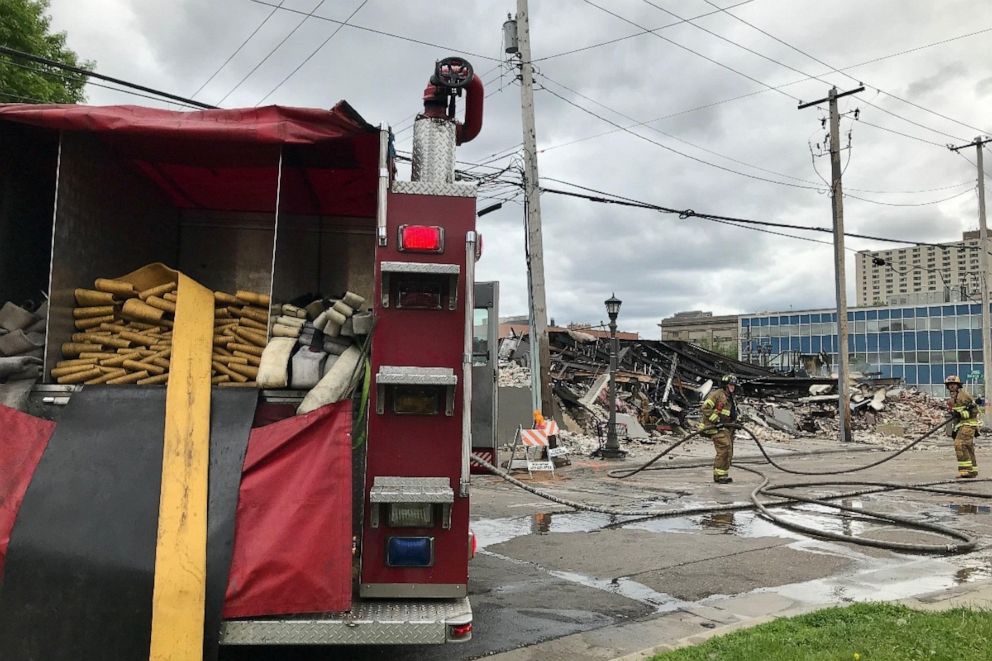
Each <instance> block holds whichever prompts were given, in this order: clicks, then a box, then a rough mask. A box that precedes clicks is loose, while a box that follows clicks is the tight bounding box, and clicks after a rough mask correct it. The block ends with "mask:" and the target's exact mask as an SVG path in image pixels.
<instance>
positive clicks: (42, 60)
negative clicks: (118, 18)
mask: <svg viewBox="0 0 992 661" xmlns="http://www.w3.org/2000/svg"><path fill="white" fill-rule="evenodd" d="M0 53H4V54H6V55H12V56H14V57H17V58H20V59H24V60H28V61H30V62H35V63H37V64H43V65H45V66H49V67H55V68H56V69H62V70H63V71H71V72H72V73H75V74H78V75H80V76H85V77H86V78H97V79H99V80H105V81H107V82H108V83H114V84H116V85H123V86H124V87H128V88H131V89H136V90H139V91H141V92H147V93H149V94H155V95H156V96H160V97H163V98H166V99H172V100H173V101H179V102H180V103H184V104H186V105H190V106H196V107H197V108H216V107H217V106H212V105H210V104H208V103H201V102H199V101H194V100H193V99H187V98H186V97H183V96H178V95H176V94H170V93H168V92H163V91H162V90H157V89H155V88H153V87H146V86H144V85H138V84H137V83H132V82H130V81H127V80H122V79H121V78H114V77H112V76H105V75H103V74H100V73H96V72H95V71H89V70H88V69H83V68H82V67H77V66H73V65H71V64H66V63H65V62H59V61H57V60H52V59H49V58H47V57H41V56H38V55H31V54H30V53H24V52H22V51H19V50H16V49H14V48H8V47H7V46H0Z"/></svg>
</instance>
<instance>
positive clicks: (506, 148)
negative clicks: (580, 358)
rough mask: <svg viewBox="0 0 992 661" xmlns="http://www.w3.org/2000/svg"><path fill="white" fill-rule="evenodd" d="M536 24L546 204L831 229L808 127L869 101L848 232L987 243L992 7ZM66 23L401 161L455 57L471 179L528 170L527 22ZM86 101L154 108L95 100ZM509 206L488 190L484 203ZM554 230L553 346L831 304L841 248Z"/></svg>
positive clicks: (786, 0)
mask: <svg viewBox="0 0 992 661" xmlns="http://www.w3.org/2000/svg"><path fill="white" fill-rule="evenodd" d="M279 5H281V6H279ZM530 5H531V14H532V19H531V34H532V42H533V59H534V61H535V66H536V67H537V70H538V75H537V79H536V80H537V82H538V84H539V86H540V87H539V89H538V90H537V91H536V93H535V104H536V122H537V137H538V148H539V150H540V157H539V158H540V161H539V167H540V173H541V177H542V179H543V180H544V181H543V184H544V186H546V187H555V188H560V189H569V190H577V189H575V188H572V187H570V186H568V185H566V184H562V183H558V182H553V181H550V179H552V178H553V179H557V180H560V181H564V182H569V183H571V184H578V185H580V186H586V187H588V188H593V189H597V190H601V191H605V192H607V193H610V194H614V195H620V196H624V197H628V198H632V199H636V200H641V201H646V202H651V203H653V204H658V205H662V206H666V207H671V208H675V209H694V210H695V211H697V212H706V213H712V214H720V215H725V216H734V217H742V218H753V219H760V220H772V221H777V222H785V223H791V224H796V225H803V226H819V227H825V226H829V225H830V222H831V212H830V199H829V197H828V196H827V195H826V190H825V189H826V186H825V184H824V183H823V181H822V179H821V178H828V179H829V173H830V163H829V157H828V156H824V157H815V158H814V157H813V156H812V155H811V151H812V152H813V153H817V154H818V153H819V150H818V149H817V146H816V145H817V144H818V143H819V144H822V143H823V140H824V138H825V136H826V131H825V130H824V129H823V128H821V119H822V118H824V117H825V116H826V114H825V110H824V109H825V104H824V106H823V108H824V109H817V108H810V109H807V110H802V111H800V110H797V108H796V106H797V105H798V102H799V100H805V101H811V100H815V99H819V98H822V97H824V96H826V93H827V90H828V89H829V87H830V85H836V86H837V87H838V88H839V89H840V90H842V91H843V90H847V89H851V88H853V87H856V86H857V85H858V84H859V83H863V84H864V85H865V86H866V88H867V89H866V90H865V91H864V92H862V93H861V94H859V95H857V96H852V97H848V98H845V99H842V100H841V101H840V108H841V111H842V112H845V113H847V114H846V115H845V116H844V118H843V120H842V137H843V144H844V145H845V146H846V145H847V144H848V136H850V139H849V140H850V146H851V148H850V149H849V150H845V151H844V153H843V162H844V166H845V168H846V169H845V174H844V188H845V193H848V194H849V196H848V197H846V199H845V202H844V207H845V222H846V226H847V227H846V228H847V231H849V232H860V233H867V234H873V235H877V236H886V237H893V238H899V239H909V240H918V241H949V240H954V239H956V238H960V233H961V231H962V230H965V229H969V228H974V227H976V226H977V194H976V190H977V189H976V171H975V166H974V161H975V152H974V149H973V148H972V149H970V150H968V151H967V153H964V154H962V155H955V154H954V153H951V152H950V151H948V150H947V149H946V147H945V146H944V145H946V144H948V143H955V144H962V143H966V142H970V141H971V140H972V139H973V138H974V137H975V136H977V135H979V134H988V133H992V117H990V116H989V112H990V110H989V109H990V108H992V57H990V55H992V47H990V46H992V2H989V1H988V0H941V2H932V1H930V0H873V1H872V2H864V0H858V1H856V2H855V1H853V0H833V1H831V2H823V1H822V0H818V1H813V0H713V2H709V1H708V0H588V1H587V0H553V1H552V0H531V2H530ZM277 6H279V7H278V8H277ZM51 7H52V16H53V22H54V25H55V27H56V28H57V29H59V30H65V31H67V32H68V42H69V45H70V46H71V47H72V48H73V49H75V50H76V51H77V52H78V53H79V54H80V55H81V56H83V57H84V58H89V59H93V60H95V61H96V62H97V71H99V72H101V73H104V74H107V75H111V76H117V77H120V78H124V79H127V80H131V81H135V82H139V83H142V84H145V85H149V86H152V87H156V88H159V89H164V90H168V91H171V92H174V93H177V94H182V95H187V96H192V95H194V94H195V98H196V99H198V100H202V101H205V102H208V103H214V104H219V105H222V106H224V107H241V106H253V105H256V104H259V103H263V104H270V103H276V104H281V105H300V106H315V107H330V106H331V105H333V103H334V102H336V101H337V100H339V99H347V100H348V101H349V102H350V103H351V104H352V105H353V106H354V107H355V108H356V109H357V110H358V111H359V112H360V113H361V114H362V115H363V116H364V117H365V118H366V119H367V120H368V121H369V122H371V123H373V124H379V123H382V124H388V125H391V126H393V127H394V130H396V131H397V133H398V146H399V148H400V149H403V150H405V149H409V143H410V139H411V131H410V130H409V128H408V127H409V125H410V124H411V122H412V118H413V116H414V114H415V113H416V112H417V111H418V110H419V109H420V102H419V99H420V96H421V93H422V91H423V87H424V84H425V82H426V79H427V77H428V76H429V74H430V73H431V70H432V66H433V62H434V60H435V59H437V58H440V57H444V56H446V55H463V56H465V57H467V58H468V59H469V60H470V61H471V62H472V63H473V65H474V66H475V69H476V72H477V73H479V74H481V75H482V76H483V80H484V82H485V84H486V91H487V94H489V97H488V98H487V100H486V115H485V125H484V128H483V131H482V134H481V135H480V136H479V138H478V139H476V140H475V141H474V142H472V143H470V144H467V145H465V146H464V147H462V148H461V149H460V151H459V159H460V160H462V161H465V162H467V163H481V162H484V161H485V162H488V163H489V165H490V166H494V167H499V168H503V167H505V166H515V165H516V164H518V163H519V160H520V151H519V149H520V147H519V145H520V142H521V129H520V105H519V98H520V88H519V86H518V85H517V84H516V83H515V81H514V75H513V72H512V70H511V69H510V68H509V67H508V65H507V62H506V60H505V56H504V54H503V47H502V43H501V42H502V30H501V26H502V23H503V21H504V20H505V19H506V15H507V13H508V12H511V11H515V3H514V2H513V1H512V0H508V1H504V2H495V1H494V0H474V1H469V0H460V1H459V2H438V1H436V0H434V1H432V0H365V1H363V0H324V1H323V2H321V1H320V0H283V1H282V2H280V0H264V2H259V1H255V0H210V1H208V0H52V2H51ZM721 10H725V11H721ZM307 14H312V16H309V17H308V16H307ZM323 19H331V20H323ZM335 21H347V22H348V23H350V24H354V25H355V26H360V27H352V26H351V25H346V26H344V27H341V25H340V24H339V23H336V22H335ZM666 26H667V27H666ZM360 28H369V29H360ZM372 30H375V31H379V32H382V33H389V34H379V33H376V32H373V31H372ZM335 31H336V33H335ZM648 31H654V32H648ZM252 33H254V34H253V36H251V38H250V39H247V38H248V37H249V35H252ZM390 35H391V36H390ZM246 39H247V41H246ZM417 42H422V43H417ZM321 44H323V46H321ZM239 47H240V50H239ZM232 55H233V57H232ZM229 58H230V60H229V61H228V59H229ZM307 58H309V59H307ZM304 61H305V63H304ZM225 62H226V64H225ZM301 63H303V64H302V66H301ZM294 71H295V73H294ZM287 77H288V78H287ZM204 83H206V84H204ZM771 88H774V89H771ZM88 96H89V101H90V102H91V103H98V104H109V103H147V104H150V105H160V104H157V103H155V102H151V101H148V100H146V99H136V98H134V97H130V96H128V95H125V94H121V93H118V92H113V91H109V90H106V89H102V88H98V87H93V86H91V87H89V88H88ZM165 107H168V106H165ZM855 110H858V112H859V114H858V117H859V118H858V119H857V120H855V119H854V117H853V113H854V111H855ZM621 127H622V128H621ZM404 129H405V130H404ZM985 154H986V156H988V155H989V151H988V150H986V152H985ZM463 167H468V166H463ZM490 171H491V170H489V169H488V168H476V169H474V170H473V172H490ZM513 193H514V191H513V189H512V188H511V187H506V186H504V187H494V186H487V187H485V188H484V189H483V190H482V192H481V195H482V196H483V198H485V197H486V196H499V197H503V198H510V197H511V196H512V195H513ZM855 196H856V197H855ZM856 198H861V199H856ZM519 201H520V197H519V195H518V196H517V197H515V198H512V199H510V200H509V201H507V202H506V203H505V204H504V205H503V208H502V209H501V210H500V211H497V212H495V213H491V214H489V215H486V216H484V217H483V218H481V219H480V230H481V232H482V233H483V235H484V237H485V248H486V254H485V256H484V258H483V260H482V262H481V263H480V265H479V269H478V277H479V279H493V280H499V281H500V286H501V291H502V297H501V312H502V313H503V314H504V315H507V314H519V313H525V312H526V309H527V303H526V301H527V298H526V296H527V294H526V273H525V265H524V257H523V252H524V250H523V245H524V243H523V240H524V234H523V219H522V214H523V207H522V206H521V205H520V203H519ZM491 203H492V200H490V199H481V200H480V202H479V206H480V208H481V207H483V206H486V205H488V204H491ZM542 210H543V217H544V247H545V263H546V266H545V269H546V278H547V284H548V309H549V315H550V316H551V317H552V318H554V319H555V320H556V321H557V322H558V323H560V324H563V323H566V322H570V321H576V322H597V321H599V320H600V319H602V318H604V317H605V314H604V311H603V304H602V301H603V300H604V299H605V298H607V297H608V296H609V295H610V293H611V292H614V291H615V292H616V294H617V296H618V297H620V298H621V299H623V301H624V305H623V309H622V311H621V326H622V327H623V328H624V329H630V330H637V331H640V332H641V333H642V334H644V335H645V336H647V337H657V334H658V328H657V323H658V321H659V320H660V319H661V318H662V317H665V316H668V315H670V314H672V313H674V312H677V311H680V310H688V309H705V310H712V311H714V312H715V313H729V312H753V311H759V310H781V309H789V308H796V309H798V308H809V307H821V306H824V307H825V306H831V305H833V301H834V290H833V252H832V247H831V246H830V245H824V244H819V243H813V242H809V241H801V240H797V239H795V238H789V237H783V236H777V235H771V234H764V233H759V232H755V231H749V230H745V229H741V228H739V227H733V226H728V225H725V224H716V223H713V222H709V221H704V220H700V219H691V218H689V219H679V217H678V216H674V215H663V214H660V213H657V212H655V211H649V210H643V209H633V208H626V207H620V206H614V205H603V204H597V203H594V202H590V201H585V200H581V199H573V198H566V197H562V196H558V195H553V194H545V195H544V196H543V198H542ZM793 233H796V232H793ZM796 234H798V233H796ZM801 234H802V235H803V236H806V237H811V238H816V239H819V240H828V241H829V239H830V236H829V235H820V234H813V233H801ZM881 245H883V244H879V243H874V242H871V241H865V240H857V239H850V240H848V242H847V246H848V248H849V249H850V250H849V251H848V253H847V254H848V260H847V271H848V292H849V296H850V297H851V299H852V302H853V296H854V286H853V281H854V280H853V278H854V260H853V254H854V253H853V250H857V249H867V248H878V247H881Z"/></svg>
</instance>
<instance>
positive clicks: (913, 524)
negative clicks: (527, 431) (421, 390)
mask: <svg viewBox="0 0 992 661" xmlns="http://www.w3.org/2000/svg"><path fill="white" fill-rule="evenodd" d="M946 422H947V421H946V420H942V421H941V423H940V424H939V425H937V426H935V427H933V428H932V429H930V430H929V431H928V432H926V433H925V434H923V435H921V436H919V437H917V438H916V439H914V440H913V441H912V442H910V443H908V444H907V445H905V446H903V447H902V448H900V449H898V450H896V451H895V452H892V453H890V454H887V455H886V456H884V457H882V458H881V459H879V460H877V461H873V462H871V463H868V464H864V465H861V466H854V467H851V468H846V469H842V470H833V471H821V472H815V471H802V470H797V469H792V468H788V467H786V466H783V465H781V464H780V463H778V462H777V461H775V460H774V459H772V457H771V456H769V454H768V453H767V452H766V451H765V448H764V446H763V445H762V444H761V442H760V441H759V440H758V439H757V438H756V437H755V435H754V434H753V433H752V432H751V431H750V430H749V429H747V428H746V427H744V426H742V425H728V426H731V427H734V428H736V429H739V430H741V431H743V432H744V433H745V434H746V435H747V436H748V437H749V438H750V440H752V441H754V443H755V445H757V446H758V449H759V450H760V451H761V454H762V456H763V458H764V462H765V463H768V464H770V465H771V466H772V467H773V468H775V469H777V470H780V471H782V472H785V473H791V474H794V475H823V476H829V475H844V474H848V473H854V472H858V471H863V470H866V469H869V468H873V467H876V466H879V465H881V464H884V463H886V462H888V461H891V460H893V459H895V458H896V457H898V456H899V455H901V454H903V453H904V452H907V451H908V450H910V449H911V448H913V447H914V446H916V445H917V444H919V443H920V442H922V441H923V440H924V439H926V438H928V437H930V436H931V435H933V434H935V433H936V432H938V431H940V430H942V429H943V428H944V424H945V423H946ZM721 426H723V425H721ZM700 433H701V431H697V432H694V433H692V434H689V435H687V436H685V437H683V438H681V439H679V440H678V441H676V442H674V443H672V444H671V445H669V446H668V447H666V448H665V449H664V450H662V451H661V452H659V453H658V454H657V455H655V456H654V457H653V458H652V459H651V460H650V461H648V462H646V463H644V464H642V465H641V466H638V467H635V468H620V469H616V470H613V471H610V472H609V476H610V477H613V478H617V479H624V478H627V477H631V476H633V475H636V474H637V473H640V472H642V471H651V470H679V469H686V468H700V467H704V466H710V465H711V464H710V463H709V462H707V463H698V464H680V465H678V466H654V465H653V464H655V462H657V461H658V460H659V459H661V458H662V457H664V456H666V455H667V454H669V453H670V452H672V451H673V450H674V449H675V448H677V447H679V446H680V445H682V444H683V443H685V442H687V441H689V440H691V439H693V438H695V437H697V436H698V435H699V434H700ZM472 461H473V462H475V463H477V464H479V465H480V466H482V467H483V468H485V469H487V470H488V471H489V472H491V473H493V474H494V475H497V476H499V477H501V478H503V479H504V480H506V481H507V482H509V483H511V484H513V485H515V486H518V487H520V488H522V489H524V490H526V491H528V492H530V493H532V494H534V495H536V496H540V497H541V498H545V499H547V500H550V501H552V502H555V503H559V504H561V505H565V506H567V507H571V508H574V509H579V510H586V511H590V512H600V513H603V514H611V515H615V516H632V517H638V518H645V519H650V518H665V517H683V516H692V515H698V514H709V513H712V512H728V511H739V510H750V509H756V510H757V511H758V513H759V514H760V515H761V516H762V517H763V518H765V519H767V520H769V521H771V522H773V523H775V524H776V525H779V526H781V527H783V528H787V529H790V530H793V531H796V532H800V533H803V534H806V535H810V536H812V537H819V538H825V539H830V540H834V541H840V542H848V543H853V544H860V545H865V546H874V547H878V548H883V549H889V550H893V551H901V552H908V553H942V554H948V553H964V552H967V551H970V550H972V549H973V548H974V547H975V544H976V541H975V539H974V538H973V537H972V536H971V535H969V534H967V533H965V532H963V531H960V530H956V529H954V528H949V527H947V526H943V525H939V524H936V523H928V522H923V521H919V520H915V519H910V518H906V517H900V516H895V515H892V514H885V513H881V512H875V511H871V510H867V509H863V508H853V507H848V506H846V505H841V504H838V503H835V502H831V501H834V500H838V499H844V498H852V497H856V496H861V495H866V494H871V493H880V492H886V491H899V490H909V491H926V492H930V493H940V494H948V495H955V496H969V497H973V498H984V499H992V494H989V493H978V492H973V491H966V490H962V489H952V488H948V487H945V486H943V485H948V484H953V483H956V482H957V481H956V480H943V481H938V482H925V483H915V484H909V483H900V482H878V481H853V480H826V481H817V482H790V483H779V484H776V483H772V482H771V478H769V477H768V476H767V475H766V474H765V473H763V472H761V471H759V470H758V469H756V468H753V466H748V465H745V463H744V462H742V461H735V462H734V463H733V465H734V466H735V467H737V468H739V469H741V470H745V471H748V472H750V473H754V474H755V475H757V476H758V477H760V478H761V479H762V481H761V484H759V485H758V486H757V487H755V488H754V490H752V492H751V495H750V502H748V503H729V504H723V505H708V506H697V507H688V508H681V509H668V510H643V509H622V508H613V507H603V506H598V505H590V504H588V503H580V502H576V501H572V500H567V499H565V498H561V497H560V496H556V495H554V494H551V493H548V492H547V491H543V490H541V489H537V488H535V487H533V486H531V485H528V484H525V483H524V482H521V481H520V480H517V479H516V478H514V477H513V476H512V475H510V474H509V473H507V472H505V471H503V470H501V469H499V468H497V467H496V466H494V465H492V464H491V463H489V462H488V461H486V460H485V459H484V458H482V457H480V456H478V455H476V454H473V455H472ZM988 482H992V480H989V479H982V480H971V481H970V482H969V483H971V484H973V483H988ZM957 483H958V484H960V482H957ZM811 487H820V488H822V487H858V488H857V489H855V490H850V491H846V492H844V493H831V494H828V495H823V496H818V497H808V496H803V495H800V494H797V493H795V490H796V489H806V488H811ZM762 496H765V497H766V498H767V497H770V498H773V499H774V500H763V499H762ZM803 503H805V504H812V505H817V506H820V507H825V508H829V509H833V510H837V511H841V512H851V513H855V514H857V515H858V516H862V517H869V518H874V519H877V520H880V521H886V522H889V523H892V524H895V525H896V526H900V527H905V528H909V529H913V530H919V531H921V532H924V533H929V534H935V535H939V536H942V537H946V538H948V539H950V540H953V541H950V542H948V543H946V544H936V543H935V544H925V543H907V542H892V541H884V540H877V539H870V538H866V537H856V536H848V535H842V534H838V533H831V532H829V531H825V530H821V529H818V528H810V527H808V526H803V525H800V524H796V523H793V522H791V521H789V520H787V519H785V518H783V517H780V516H778V515H776V514H774V513H773V512H771V509H772V508H778V507H789V506H793V505H797V504H803Z"/></svg>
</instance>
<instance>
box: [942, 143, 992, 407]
mask: <svg viewBox="0 0 992 661" xmlns="http://www.w3.org/2000/svg"><path fill="white" fill-rule="evenodd" d="M987 142H992V139H989V138H983V137H982V136H978V137H977V138H975V140H974V141H973V142H971V143H969V144H967V145H961V146H960V147H952V146H950V145H948V148H949V149H950V150H951V151H953V152H957V151H959V150H961V149H967V148H968V147H974V148H975V153H976V155H977V158H978V161H977V163H978V236H979V239H980V241H979V247H980V249H981V251H982V255H981V260H980V261H979V262H978V264H979V270H980V271H981V283H982V383H983V384H984V385H983V387H982V395H983V396H984V397H985V413H986V414H988V413H989V411H990V410H992V408H990V407H992V401H990V399H992V392H989V376H990V374H992V355H990V354H992V324H990V323H989V232H988V228H987V227H986V225H985V167H984V159H983V158H982V146H983V145H985V143H987Z"/></svg>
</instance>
